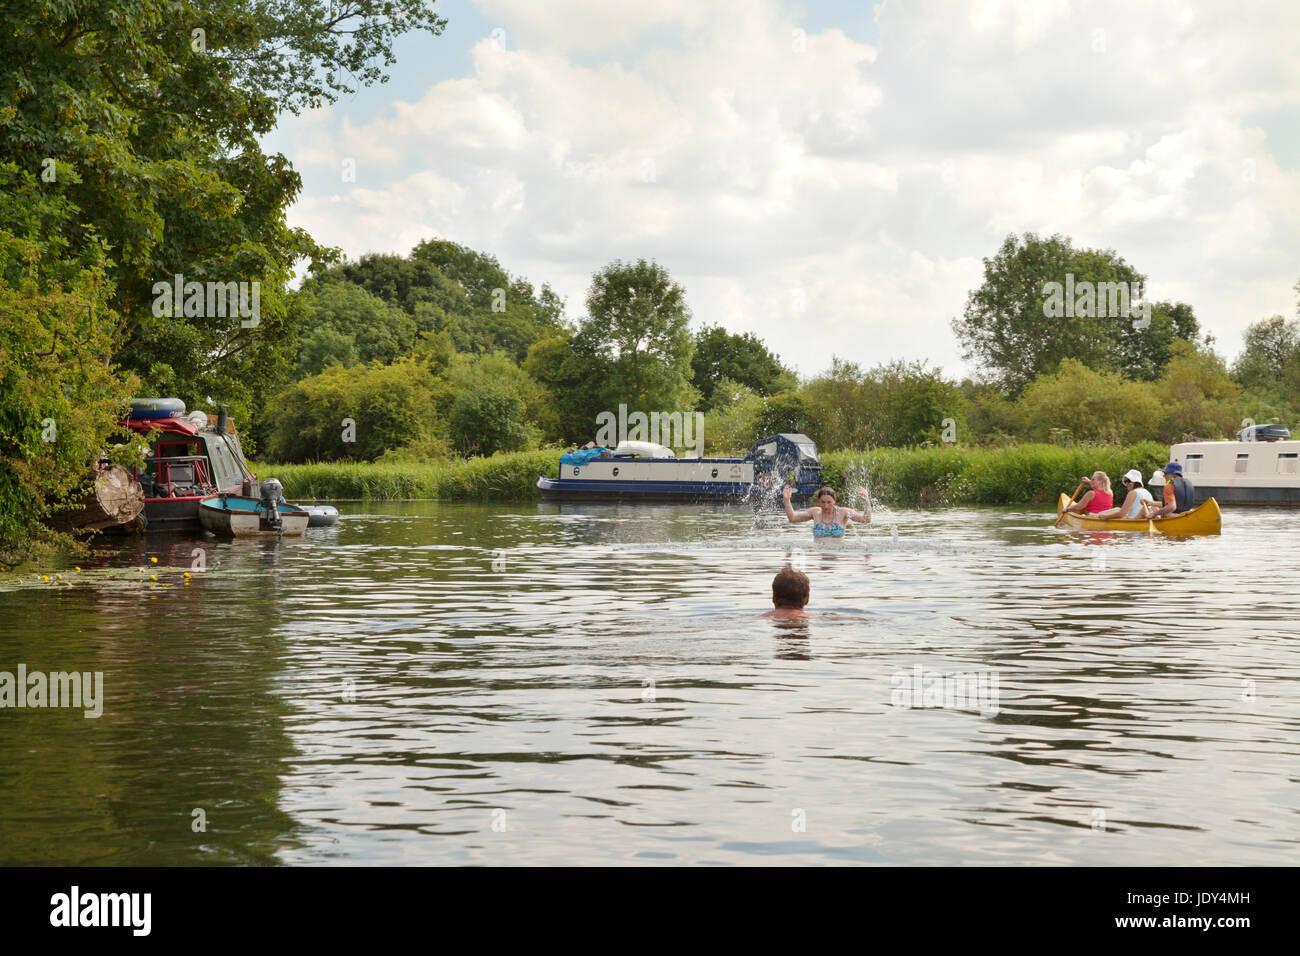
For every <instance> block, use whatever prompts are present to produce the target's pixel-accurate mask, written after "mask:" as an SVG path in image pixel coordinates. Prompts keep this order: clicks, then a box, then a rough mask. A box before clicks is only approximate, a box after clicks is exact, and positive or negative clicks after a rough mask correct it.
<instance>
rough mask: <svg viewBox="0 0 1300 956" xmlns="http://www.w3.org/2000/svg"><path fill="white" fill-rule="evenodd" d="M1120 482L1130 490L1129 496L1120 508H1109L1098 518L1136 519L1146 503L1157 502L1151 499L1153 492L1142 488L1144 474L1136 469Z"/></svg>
mask: <svg viewBox="0 0 1300 956" xmlns="http://www.w3.org/2000/svg"><path fill="white" fill-rule="evenodd" d="M1120 480H1121V481H1123V482H1124V487H1125V488H1127V489H1128V494H1127V495H1125V496H1124V503H1123V504H1122V505H1120V506H1119V507H1118V508H1107V509H1106V510H1105V511H1099V512H1097V517H1098V518H1136V517H1138V516H1139V515H1141V514H1142V513H1143V505H1144V504H1145V503H1147V502H1151V501H1154V500H1155V499H1153V498H1152V497H1151V492H1149V491H1147V490H1146V488H1144V487H1143V486H1142V472H1140V471H1138V470H1137V469H1136V468H1130V469H1129V470H1128V471H1127V472H1125V473H1124V477H1123V478H1122V479H1120Z"/></svg>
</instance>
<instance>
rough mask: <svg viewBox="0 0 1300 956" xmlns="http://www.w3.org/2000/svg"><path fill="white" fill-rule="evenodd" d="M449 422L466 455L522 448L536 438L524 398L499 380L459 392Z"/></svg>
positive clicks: (459, 448) (456, 441) (456, 443)
mask: <svg viewBox="0 0 1300 956" xmlns="http://www.w3.org/2000/svg"><path fill="white" fill-rule="evenodd" d="M449 425H450V430H451V440H452V444H453V445H454V446H455V448H456V450H457V451H459V452H460V453H461V454H463V455H492V454H495V453H497V452H499V451H518V450H520V449H521V448H523V447H524V446H526V445H527V444H529V443H530V442H531V441H533V440H535V430H534V429H533V428H531V427H530V426H529V425H528V423H527V421H526V420H525V417H524V400H523V399H522V398H520V397H519V395H518V393H516V392H514V391H513V390H511V389H509V388H507V387H505V386H504V385H499V384H490V385H485V386H483V387H480V388H475V389H472V390H469V391H464V392H461V393H460V394H459V395H457V396H456V401H455V402H453V403H452V406H451V419H450V422H449Z"/></svg>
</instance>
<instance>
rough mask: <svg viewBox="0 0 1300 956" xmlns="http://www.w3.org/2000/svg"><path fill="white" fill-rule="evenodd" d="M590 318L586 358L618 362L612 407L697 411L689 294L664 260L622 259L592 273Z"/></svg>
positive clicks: (581, 343)
mask: <svg viewBox="0 0 1300 956" xmlns="http://www.w3.org/2000/svg"><path fill="white" fill-rule="evenodd" d="M587 312H588V317H587V319H586V320H585V321H584V322H583V323H582V325H581V327H580V328H579V330H578V333H577V335H576V336H575V337H574V340H573V347H574V349H575V350H576V351H577V352H578V353H579V354H582V355H585V356H588V357H590V358H595V359H598V360H599V359H603V360H606V361H608V362H610V363H611V369H610V371H611V376H610V379H609V380H608V382H607V384H606V388H605V389H604V391H603V397H604V407H605V409H607V410H612V409H613V408H615V407H617V405H619V404H626V405H627V406H628V408H629V409H632V410H640V411H643V412H650V411H652V410H653V411H667V410H671V409H674V408H677V409H680V410H682V411H686V410H688V409H689V410H693V409H694V408H695V405H696V400H695V399H696V394H695V393H694V390H693V389H692V388H691V385H690V380H691V355H692V352H693V351H694V343H693V342H692V340H691V334H690V330H689V328H688V324H689V322H690V310H689V309H687V307H686V291H685V290H684V289H683V288H682V287H681V286H680V285H678V284H677V283H676V282H674V281H673V280H672V277H671V276H669V274H668V271H667V270H666V269H664V268H663V267H662V266H660V265H659V264H657V263H654V262H646V260H644V259H639V260H637V261H636V262H635V263H624V262H621V261H618V260H615V261H614V262H612V263H610V264H609V265H607V266H606V267H605V268H603V269H601V270H599V271H597V272H596V273H595V275H593V276H592V282H591V288H590V289H589V291H588V292H587Z"/></svg>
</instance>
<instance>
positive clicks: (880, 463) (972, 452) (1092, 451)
mask: <svg viewBox="0 0 1300 956" xmlns="http://www.w3.org/2000/svg"><path fill="white" fill-rule="evenodd" d="M1168 454H1169V449H1168V447H1166V446H1164V445H1160V444H1158V443H1156V442H1143V443H1141V444H1139V445H1134V446H1132V447H1129V448H1123V447H1118V446H1095V447H1086V448H1062V447H1060V446H1058V445H1008V446H1006V447H1003V448H975V447H963V446H947V445H945V446H939V447H932V448H875V449H870V450H867V451H837V452H827V453H826V454H825V455H823V456H822V462H823V465H824V466H825V471H824V477H825V481H826V483H827V484H828V485H830V486H831V487H833V488H835V489H836V490H837V491H842V490H843V489H848V488H852V487H854V486H856V485H860V484H864V483H866V484H869V485H870V486H871V490H872V496H873V497H874V498H876V499H877V500H878V501H880V502H882V503H884V504H889V505H895V506H902V507H909V506H915V505H927V506H932V505H958V504H983V505H1021V504H1038V505H1052V504H1054V503H1055V501H1056V496H1057V494H1059V493H1060V492H1062V491H1065V492H1070V491H1073V490H1074V488H1075V486H1076V485H1077V484H1078V483H1079V477H1080V476H1081V475H1085V474H1091V473H1092V472H1093V471H1096V470H1097V469H1101V470H1103V471H1105V472H1106V473H1107V474H1109V475H1110V476H1111V479H1112V481H1117V480H1118V479H1119V476H1120V475H1122V474H1123V473H1124V472H1126V471H1128V470H1129V469H1130V468H1137V469H1139V470H1141V472H1142V474H1143V475H1147V476H1149V475H1150V474H1151V472H1152V471H1153V470H1155V469H1156V468H1159V467H1160V466H1162V465H1163V464H1164V463H1165V462H1166V461H1167V460H1168V459H1167V456H1168ZM559 456H560V452H559V451H557V450H555V449H546V450H542V451H527V452H515V453H513V454H502V455H493V456H492V457H490V458H471V459H469V460H468V461H459V460H457V461H429V462H419V461H388V462H369V463H366V462H317V463H312V464H304V465H265V464H255V465H252V468H253V471H254V472H256V473H257V474H258V475H259V476H261V477H267V478H270V477H274V478H277V479H279V480H280V481H281V482H282V483H283V484H284V493H285V496H286V497H287V498H289V499H290V500H306V499H320V498H335V499H337V498H361V499H375V500H396V499H404V498H438V499H442V500H446V501H489V500H495V501H532V500H535V499H536V498H537V487H536V485H537V476H538V475H551V476H554V475H555V472H556V462H557V461H558V459H559Z"/></svg>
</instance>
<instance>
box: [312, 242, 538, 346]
mask: <svg viewBox="0 0 1300 956" xmlns="http://www.w3.org/2000/svg"><path fill="white" fill-rule="evenodd" d="M318 275H319V278H320V279H322V280H325V281H331V280H338V281H345V282H350V283H353V284H355V285H358V286H360V287H361V288H363V289H365V290H366V291H367V292H369V293H370V294H371V295H374V296H376V297H378V298H380V299H383V300H384V301H385V302H388V303H390V304H391V305H395V306H398V307H400V308H401V309H403V310H405V311H406V313H407V314H408V315H409V316H410V317H411V319H412V321H413V322H414V323H415V328H416V330H417V331H419V332H441V331H445V332H447V333H448V334H449V335H450V336H451V339H452V343H453V344H454V345H455V347H456V349H457V350H458V351H461V352H473V353H476V354H486V353H489V352H495V351H504V352H505V353H506V354H508V355H509V356H510V357H511V358H512V359H513V360H514V361H515V362H522V361H523V360H524V358H525V357H526V356H527V354H528V348H529V346H531V345H532V344H533V343H535V342H538V341H540V340H541V339H543V338H548V337H550V336H553V335H555V334H557V333H558V332H559V331H560V329H561V328H562V325H563V318H564V301H563V300H562V299H561V298H560V297H559V296H557V295H556V294H555V293H554V292H553V291H552V290H551V288H550V287H549V286H546V285H543V286H542V288H541V291H540V292H537V291H535V290H534V288H533V286H532V284H531V283H530V282H528V281H527V280H526V279H522V278H518V277H512V276H510V275H509V274H508V273H507V272H506V271H505V270H504V269H503V268H502V267H501V264H500V263H499V262H497V260H496V259H495V258H494V257H493V256H490V255H487V254H485V253H482V252H475V251H474V250H472V249H468V248H466V247H465V246H461V245H458V244H456V243H453V242H447V241H445V240H441V239H436V240H434V239H431V240H428V241H425V242H422V243H420V244H419V245H418V246H416V247H415V249H414V250H412V252H411V254H410V256H409V257H408V256H396V255H367V256H362V257H361V259H360V260H358V261H357V262H345V263H342V264H340V265H336V266H333V267H331V268H328V269H325V270H323V271H321V272H320V273H319V274H318Z"/></svg>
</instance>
